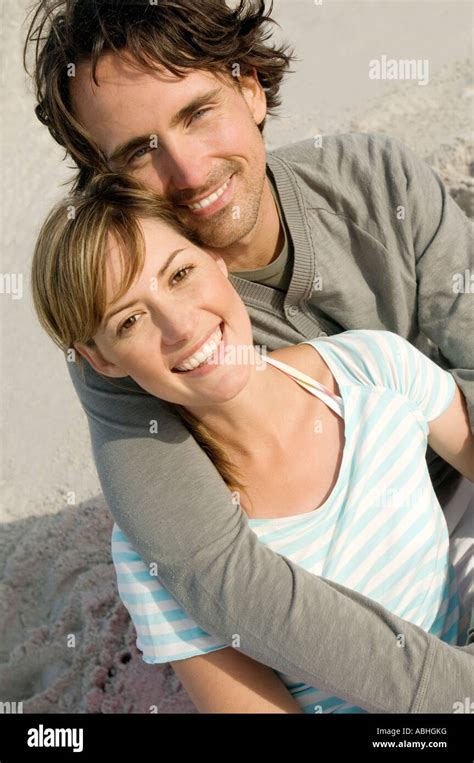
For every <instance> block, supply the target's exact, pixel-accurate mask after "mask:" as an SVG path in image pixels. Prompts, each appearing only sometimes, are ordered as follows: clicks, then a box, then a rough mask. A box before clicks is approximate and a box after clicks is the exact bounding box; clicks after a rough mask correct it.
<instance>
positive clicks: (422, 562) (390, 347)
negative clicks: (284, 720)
mask: <svg viewBox="0 0 474 763" xmlns="http://www.w3.org/2000/svg"><path fill="white" fill-rule="evenodd" d="M32 286H33V297H34V303H35V307H36V310H37V313H38V317H39V320H40V322H41V323H42V325H43V326H44V328H45V329H46V331H47V332H48V334H49V335H50V336H51V338H52V339H53V340H54V341H55V342H56V343H57V344H58V346H60V347H61V348H62V349H63V350H64V351H67V350H71V349H72V348H74V349H75V350H76V351H77V353H78V355H77V362H83V359H85V360H87V362H89V363H90V364H91V365H92V366H93V367H94V368H95V370H96V371H97V372H98V373H101V374H103V375H104V376H105V377H107V378H109V380H110V382H111V383H114V384H119V383H120V382H119V381H118V380H119V379H120V377H125V376H131V377H132V378H133V379H134V380H135V381H136V382H137V383H138V384H139V385H140V386H141V387H142V388H143V389H144V390H146V391H147V392H148V393H150V394H152V395H155V396H157V397H159V398H160V399H162V400H167V401H169V402H170V403H172V404H174V405H175V406H176V411H177V413H178V414H179V415H181V416H182V417H183V418H184V420H185V421H186V423H187V425H188V427H189V428H190V430H191V432H192V433H193V434H194V436H195V437H196V439H197V440H198V441H199V442H200V444H201V445H202V446H203V447H204V448H205V449H206V450H207V452H208V454H209V456H210V457H211V458H212V459H213V460H214V463H215V465H216V467H217V468H218V469H219V471H220V472H221V474H222V476H223V478H224V479H225V481H226V483H227V484H228V486H229V488H230V489H231V490H233V491H234V495H235V500H236V501H237V502H238V503H239V504H240V507H241V509H242V510H243V511H244V512H245V513H246V514H247V516H248V517H249V519H248V521H249V524H250V525H251V526H252V528H253V530H254V532H255V533H256V534H257V536H258V537H259V539H260V541H261V542H263V543H267V544H268V545H269V546H271V548H272V549H274V550H276V551H278V553H280V554H282V555H284V556H287V557H289V558H292V559H293V560H295V561H297V562H298V564H301V565H302V566H304V567H305V568H307V569H308V570H310V571H311V572H313V573H314V574H317V575H322V576H323V577H327V578H330V579H332V580H334V581H338V582H340V583H343V584H344V585H346V586H348V587H351V588H354V589H355V590H358V591H360V592H362V593H364V594H365V595H366V596H369V597H371V598H373V599H376V600H377V601H379V602H380V603H382V604H383V605H384V606H385V607H386V608H388V609H390V610H391V611H393V612H395V613H396V614H397V615H399V616H400V617H403V618H404V619H406V620H410V621H412V622H414V623H415V624H417V625H419V626H420V627H421V628H424V629H425V630H427V631H429V632H430V633H432V634H434V635H436V636H438V637H439V638H441V639H443V640H444V641H447V642H448V643H450V644H456V643H463V640H462V639H463V638H464V637H465V634H464V630H465V628H466V626H467V623H466V622H465V618H464V616H463V613H462V611H461V609H460V603H459V599H458V595H457V591H456V578H455V573H454V570H453V568H452V566H451V564H450V562H449V556H448V553H449V537H448V531H447V526H446V522H445V519H444V515H443V512H442V510H441V507H440V505H439V503H438V501H437V499H436V495H435V493H434V490H433V488H432V485H431V481H430V478H429V473H428V470H427V466H426V460H425V451H426V445H427V442H429V444H430V445H431V447H432V448H433V449H434V450H435V451H436V452H437V453H439V454H440V455H441V456H442V457H443V458H444V459H445V460H446V461H448V462H449V463H451V464H452V465H453V466H454V467H455V468H456V469H458V470H459V471H460V472H461V473H462V474H463V475H464V476H466V477H467V478H468V479H470V480H473V479H474V458H473V453H474V443H473V438H472V436H471V433H470V428H469V425H468V418H467V411H466V403H465V400H464V397H463V395H462V392H461V390H460V389H459V388H458V387H457V385H456V383H455V381H454V379H453V377H452V376H451V374H449V373H448V372H446V371H444V370H442V369H441V368H439V367H438V366H436V365H435V364H434V363H433V362H431V361H430V360H429V359H427V358H426V357H425V356H424V355H422V354H421V353H420V352H418V351H417V350H416V349H415V348H413V347H412V346H411V345H410V344H409V343H408V342H407V341H406V340H404V339H402V338H401V337H398V336H397V335H395V334H392V333H391V332H387V331H373V330H370V331H364V330H360V331H348V332H344V333H342V334H339V335H337V336H333V337H326V338H324V339H323V338H321V339H315V340H311V341H306V342H302V343H300V344H298V345H295V346H292V347H286V348H284V349H281V350H278V351H276V352H272V353H270V354H269V355H266V353H265V352H264V348H260V349H259V348H257V347H254V346H253V343H252V328H251V324H250V319H249V315H248V312H247V309H246V307H245V305H244V304H243V302H242V300H241V299H240V297H239V295H238V294H237V292H236V291H235V290H234V288H233V287H232V285H231V283H230V281H229V279H228V273H227V268H226V266H225V263H224V261H223V260H222V258H221V257H219V255H218V254H216V253H215V252H212V251H210V250H207V251H206V250H204V249H202V248H200V247H199V246H197V243H196V241H195V239H194V238H193V234H192V233H190V232H189V231H187V230H186V229H185V228H183V227H182V225H181V224H180V223H179V222H178V221H176V220H175V218H174V217H173V215H172V212H171V209H170V207H168V205H167V204H166V203H165V202H163V201H161V200H160V199H159V198H158V197H156V196H155V195H154V194H152V193H151V192H149V191H145V190H142V189H141V188H140V186H139V185H138V184H137V183H136V182H135V181H132V180H130V181H129V182H127V183H125V181H124V180H123V179H120V180H119V179H117V178H115V177H114V176H113V175H110V176H103V177H101V178H97V179H96V180H95V181H94V182H93V183H92V184H91V185H90V187H89V188H88V189H87V190H86V192H85V194H84V195H83V196H81V197H76V198H74V199H67V200H65V201H64V202H61V203H60V204H59V205H58V206H57V207H56V208H55V210H53V212H52V213H51V214H50V216H49V217H48V219H47V220H46V222H45V224H44V226H43V228H42V230H41V232H40V235H39V238H38V241H37V245H36V249H35V254H34V258H33V265H32ZM295 382H296V383H295ZM308 393H309V394H308ZM143 425H144V426H146V427H155V428H156V427H158V428H159V421H158V422H156V421H150V422H143ZM155 431H156V429H155ZM183 468H185V465H183V464H177V465H176V476H177V479H179V472H180V470H181V469H183ZM196 489H197V490H199V486H198V485H197V486H196ZM190 511H192V506H190ZM112 556H113V561H114V564H115V566H116V572H117V582H118V588H119V592H120V595H121V598H122V600H123V602H124V604H125V606H126V607H127V608H128V610H129V612H130V615H131V617H132V620H133V622H134V625H135V627H136V630H137V635H138V637H137V646H138V648H139V649H140V650H141V651H142V652H143V659H144V660H145V662H149V663H157V662H170V663H171V664H172V665H173V667H174V669H175V671H176V673H177V674H178V676H179V678H180V679H181V680H182V682H183V684H184V685H185V687H186V689H187V690H188V693H189V694H190V696H191V698H192V699H193V700H194V702H195V704H196V705H197V707H198V709H200V710H202V711H205V710H209V709H212V708H213V707H215V706H216V705H215V704H213V703H215V697H216V696H219V707H220V709H221V711H230V712H232V711H239V710H240V711H242V708H246V709H247V711H250V712H252V711H254V712H335V713H341V712H365V711H364V709H363V708H360V707H354V706H352V705H349V704H348V703H347V702H345V701H344V700H343V699H341V698H338V697H331V696H328V695H327V694H325V693H324V692H320V691H318V689H317V687H309V686H306V685H304V684H301V683H295V681H294V680H293V679H292V678H291V676H288V675H284V674H277V673H276V672H274V671H272V670H270V669H269V668H267V666H264V665H260V664H259V663H256V662H254V661H252V660H250V659H249V658H247V657H246V656H245V655H244V654H242V653H240V652H239V651H238V650H239V639H238V634H236V638H235V642H233V643H232V644H231V645H229V644H222V643H219V642H218V641H217V640H216V639H215V638H213V637H212V636H211V635H210V634H207V633H205V632H204V631H202V630H201V629H200V628H199V626H198V624H197V623H195V622H194V621H192V620H190V619H189V618H188V617H187V614H186V613H185V612H184V611H183V610H182V609H181V608H180V607H179V604H178V603H177V602H176V601H175V600H174V599H173V598H172V597H171V596H170V595H169V594H168V592H167V591H166V590H165V589H164V588H163V587H162V586H161V585H160V583H159V582H158V580H157V577H156V570H151V569H148V568H147V567H146V565H145V564H144V562H143V561H142V560H141V559H140V557H139V556H138V555H137V554H136V552H135V551H134V549H133V548H132V547H131V545H130V544H129V543H128V541H127V538H126V537H125V536H124V535H123V533H122V532H121V530H120V528H118V527H117V525H114V529H113V534H112ZM190 563H192V560H190ZM233 574H235V571H234V572H233ZM224 583H225V581H223V584H224ZM249 606H251V591H250V592H249ZM283 637H284V634H282V638H283ZM396 646H397V647H399V648H403V634H400V643H397V645H396ZM366 647H367V648H370V645H366ZM395 662H396V653H395V654H394V663H395Z"/></svg>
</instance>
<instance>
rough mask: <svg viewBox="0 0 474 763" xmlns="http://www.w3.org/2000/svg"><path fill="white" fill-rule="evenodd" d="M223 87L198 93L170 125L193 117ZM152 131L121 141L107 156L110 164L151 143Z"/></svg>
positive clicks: (174, 117)
mask: <svg viewBox="0 0 474 763" xmlns="http://www.w3.org/2000/svg"><path fill="white" fill-rule="evenodd" d="M221 90H222V87H215V88H214V89H213V90H209V91H208V92H206V93H201V95H197V96H196V97H195V98H193V99H192V101H190V102H189V103H187V104H186V105H185V106H183V107H182V108H181V109H180V110H179V111H177V112H176V114H175V115H174V116H173V117H172V119H171V122H170V125H171V127H177V125H178V124H180V122H184V121H185V120H186V119H188V118H189V117H191V116H192V115H193V114H194V112H195V111H197V110H198V109H200V108H201V107H202V106H204V105H205V104H206V103H208V102H209V101H213V100H214V99H215V98H216V97H217V96H218V95H219V93H220V92H221ZM151 135H152V133H147V134H145V135H137V136H136V137H135V138H130V139H129V140H126V141H124V142H123V143H120V144H119V145H118V146H117V148H115V149H114V150H113V152H112V153H111V155H110V156H109V157H107V161H108V162H109V164H113V163H117V162H121V161H123V160H124V159H126V158H127V156H128V155H129V154H130V153H132V151H133V150H134V149H139V148H142V147H143V146H144V145H147V144H149V143H150V138H151Z"/></svg>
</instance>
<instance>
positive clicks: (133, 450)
mask: <svg viewBox="0 0 474 763" xmlns="http://www.w3.org/2000/svg"><path fill="white" fill-rule="evenodd" d="M68 368H69V371H70V374H71V378H72V381H73V384H74V386H75V389H76V391H77V394H78V395H79V398H80V401H81V404H82V406H83V408H84V410H85V411H86V413H87V416H88V422H89V428H90V434H91V442H92V449H93V455H94V459H95V463H96V468H97V471H98V474H99V478H100V481H101V485H102V489H103V492H104V496H105V499H106V501H107V503H108V506H109V508H110V510H111V512H112V514H113V516H114V519H115V521H116V522H117V524H118V525H119V527H120V528H121V529H122V530H123V532H124V533H125V534H126V536H127V537H128V539H129V540H130V542H131V543H132V545H133V546H134V548H135V549H136V550H137V552H138V553H139V554H140V556H141V557H142V558H143V559H144V560H145V562H146V563H150V562H156V563H157V568H158V578H159V580H160V582H161V583H162V585H164V586H165V587H166V588H167V589H168V591H169V592H170V593H171V594H172V595H173V596H174V597H175V598H176V599H177V601H178V602H179V603H180V604H181V606H182V607H183V608H184V609H185V610H186V611H187V612H188V613H189V614H190V615H191V616H192V617H193V618H194V619H195V620H196V622H198V623H199V625H200V626H201V627H202V628H203V629H204V630H205V631H207V632H208V633H211V634H212V635H214V636H216V637H217V638H219V639H221V640H222V641H223V642H225V643H229V644H230V643H231V642H232V640H233V637H234V636H235V634H238V635H239V636H240V644H241V651H242V652H244V653H245V654H247V655H248V656H249V657H251V658H253V659H255V660H257V661H259V662H261V663H263V664H265V665H268V666H269V667H271V668H273V669H274V670H279V671H281V672H283V673H287V674H289V675H291V676H295V677H296V678H297V679H298V680H301V681H304V682H305V683H307V684H308V685H310V686H315V687H318V688H319V689H322V690H326V691H328V692H330V693H331V694H333V695H335V696H337V697H340V698H342V699H345V700H347V701H349V702H352V703H354V704H355V705H358V706H362V707H364V708H366V709H367V710H369V711H372V712H387V713H404V712H452V711H453V703H454V702H456V701H458V700H460V699H461V698H463V697H466V696H473V695H474V644H471V645H470V646H466V647H464V648H460V647H450V646H448V645H446V644H444V643H443V642H441V641H439V640H438V639H436V638H434V637H432V636H430V635H428V634H427V633H425V631H423V630H422V629H420V628H418V627H417V626H414V625H411V624H410V623H408V622H406V621H404V620H401V619H400V618H398V617H396V616H394V615H392V614H391V613H390V612H388V611H387V610H385V609H384V608H383V607H381V606H379V605H378V604H377V603H376V602H374V601H372V600H371V599H368V598H367V597H365V596H362V595H361V594H358V593H356V592H354V591H351V590H350V589H347V588H345V587H344V586H342V585H339V584H337V583H334V582H331V581H328V580H325V579H324V578H321V577H317V576H315V575H313V574H312V573H310V572H308V571H307V570H304V569H303V568H302V567H299V566H298V565H297V564H295V563H293V562H292V561H290V560H288V559H287V558H286V557H283V556H281V555H279V554H277V553H275V552H273V551H271V550H270V549H269V548H268V547H267V546H265V545H264V544H263V543H260V541H259V540H258V539H257V536H256V535H255V533H253V531H252V530H251V529H250V528H249V526H248V524H247V521H246V517H245V514H244V512H243V511H241V509H240V507H239V506H236V505H234V504H233V503H232V500H231V493H230V491H229V489H228V488H227V486H226V484H225V483H224V481H223V480H222V478H221V476H220V474H219V473H218V472H217V470H216V469H215V467H214V466H213V464H212V462H211V461H210V460H209V458H208V457H207V456H206V454H205V453H204V451H203V450H202V449H201V448H200V447H199V446H198V445H197V443H196V441H195V440H194V438H193V437H192V436H191V435H190V434H189V432H188V431H187V429H186V428H185V426H184V425H183V424H182V422H181V420H180V419H179V418H178V417H177V415H176V414H174V413H173V412H172V409H171V407H170V406H169V405H168V404H167V403H164V402H163V401H160V400H158V399H157V398H155V397H153V396H151V395H148V394H147V393H145V392H143V390H141V388H140V387H139V386H138V385H136V384H135V382H133V380H131V379H129V378H127V379H118V380H115V379H114V380H108V379H107V380H106V379H103V378H102V377H100V376H99V375H98V374H96V373H95V371H93V369H92V368H91V367H90V366H89V365H88V364H87V365H86V367H85V376H84V380H83V379H82V378H81V376H80V375H79V373H78V371H77V369H76V368H75V366H74V365H73V364H72V363H69V364H68ZM117 384H118V385H120V386H115V385H117ZM154 421H156V422H157V425H158V431H157V433H156V434H155V433H153V422H154ZM400 637H403V638H400ZM402 642H404V646H400V643H402Z"/></svg>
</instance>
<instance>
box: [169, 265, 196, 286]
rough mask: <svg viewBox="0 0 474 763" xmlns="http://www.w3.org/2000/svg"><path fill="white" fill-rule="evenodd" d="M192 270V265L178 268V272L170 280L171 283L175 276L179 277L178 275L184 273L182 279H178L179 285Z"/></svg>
mask: <svg viewBox="0 0 474 763" xmlns="http://www.w3.org/2000/svg"><path fill="white" fill-rule="evenodd" d="M193 268H194V265H186V266H185V267H184V268H180V269H179V270H177V271H176V273H175V274H174V276H173V277H172V278H171V283H173V281H174V280H175V278H176V277H177V276H179V275H180V273H184V274H185V275H184V276H183V277H182V278H178V283H180V282H181V281H184V279H185V278H186V277H187V275H188V272H189V271H190V270H192V269H193Z"/></svg>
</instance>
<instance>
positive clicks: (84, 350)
mask: <svg viewBox="0 0 474 763" xmlns="http://www.w3.org/2000/svg"><path fill="white" fill-rule="evenodd" d="M74 349H75V350H76V351H77V352H78V353H79V354H80V355H82V357H83V358H85V359H86V360H87V361H88V362H89V363H90V365H91V366H92V368H93V369H94V370H95V371H97V373H99V374H103V375H104V376H112V377H114V378H121V377H123V376H128V374H127V372H126V371H124V370H123V369H122V368H119V366H116V365H115V363H111V362H110V361H108V360H106V358H104V356H103V355H102V353H101V352H100V350H99V349H98V347H97V346H96V345H94V346H93V347H91V346H90V345H86V344H82V343H81V342H75V343H74Z"/></svg>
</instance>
